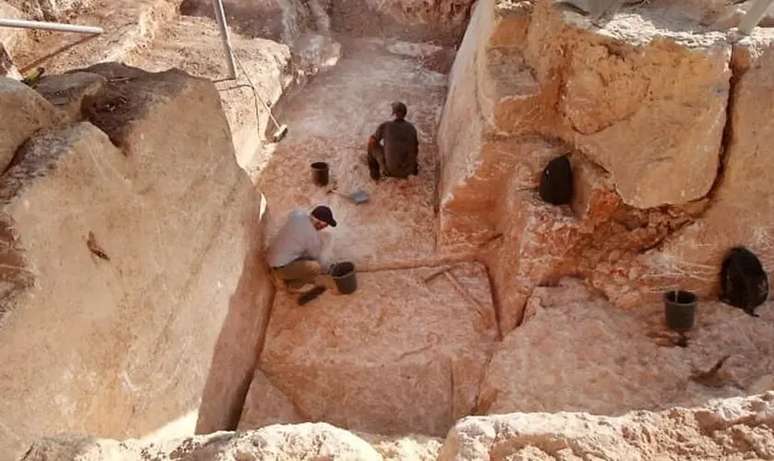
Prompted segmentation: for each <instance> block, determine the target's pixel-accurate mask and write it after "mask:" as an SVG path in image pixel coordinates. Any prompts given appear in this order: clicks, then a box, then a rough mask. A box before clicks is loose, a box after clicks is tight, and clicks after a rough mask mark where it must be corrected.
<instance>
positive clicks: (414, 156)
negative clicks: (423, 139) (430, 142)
mask: <svg viewBox="0 0 774 461" xmlns="http://www.w3.org/2000/svg"><path fill="white" fill-rule="evenodd" d="M412 128H414V126H413V125H412ZM411 156H412V160H413V161H414V174H415V175H419V158H418V157H419V139H418V136H417V129H416V128H414V148H413V149H412V150H411Z"/></svg>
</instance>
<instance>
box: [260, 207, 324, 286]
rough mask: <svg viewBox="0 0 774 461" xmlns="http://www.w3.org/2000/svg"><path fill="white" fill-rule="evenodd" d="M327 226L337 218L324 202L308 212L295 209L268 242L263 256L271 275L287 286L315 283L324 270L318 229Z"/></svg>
mask: <svg viewBox="0 0 774 461" xmlns="http://www.w3.org/2000/svg"><path fill="white" fill-rule="evenodd" d="M328 226H331V227H336V220H335V219H333V212H332V211H331V209H330V208H328V207H327V206H318V207H316V208H315V209H314V210H312V212H311V213H307V212H305V211H302V210H298V209H297V210H294V211H292V212H291V213H290V215H288V219H287V222H286V223H285V225H284V226H282V229H280V230H279V233H277V236H276V237H275V238H274V240H273V241H272V242H271V244H270V245H269V251H268V254H267V258H266V259H267V262H268V263H269V266H270V267H271V270H272V273H273V275H274V277H275V278H277V279H279V280H282V281H284V282H285V284H286V286H287V288H288V289H291V290H298V289H301V288H303V286H304V285H306V284H315V283H316V281H317V279H318V276H320V274H322V273H323V269H322V267H321V265H320V253H321V252H322V240H321V239H320V235H319V233H318V232H319V231H321V230H323V229H325V228H326V227H328Z"/></svg>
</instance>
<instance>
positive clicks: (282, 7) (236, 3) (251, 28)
mask: <svg viewBox="0 0 774 461" xmlns="http://www.w3.org/2000/svg"><path fill="white" fill-rule="evenodd" d="M313 1H315V0H313ZM223 8H224V9H225V11H226V18H227V20H228V22H229V25H230V26H231V27H232V28H233V29H234V30H235V31H237V32H238V33H240V34H242V35H246V36H248V37H261V38H265V39H268V40H274V41H276V42H281V43H286V44H289V45H290V44H293V43H294V42H295V41H296V40H297V39H298V38H299V37H300V36H301V34H302V33H304V32H305V31H307V30H313V29H315V28H316V27H315V21H314V16H313V14H312V9H311V8H310V7H309V5H308V4H307V2H302V1H300V0H261V1H257V2H256V1H247V0H226V1H224V2H223ZM180 12H181V13H182V14H184V15H187V16H207V17H211V18H214V17H215V13H214V10H213V7H212V2H210V1H207V0H184V1H183V3H182V4H181V6H180Z"/></svg>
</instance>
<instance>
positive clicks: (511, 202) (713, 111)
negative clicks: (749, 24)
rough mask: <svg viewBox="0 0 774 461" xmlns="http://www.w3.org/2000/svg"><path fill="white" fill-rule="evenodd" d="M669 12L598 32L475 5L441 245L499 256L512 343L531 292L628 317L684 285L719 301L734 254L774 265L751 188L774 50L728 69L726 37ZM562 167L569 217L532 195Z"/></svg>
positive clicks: (498, 279) (445, 139)
mask: <svg viewBox="0 0 774 461" xmlns="http://www.w3.org/2000/svg"><path fill="white" fill-rule="evenodd" d="M667 3H668V2H665V3H663V4H662V3H654V4H653V5H650V6H648V7H640V8H637V9H634V10H631V9H626V8H624V9H623V10H621V11H619V13H618V14H615V15H613V16H612V17H611V18H610V19H609V21H607V22H605V24H604V25H601V26H599V27H597V26H595V25H593V24H591V23H590V22H589V20H588V18H587V17H585V16H583V15H582V14H579V13H578V12H577V11H575V10H572V9H569V8H566V6H562V5H558V4H553V3H552V2H548V1H534V2H533V1H525V2H515V3H514V2H497V1H489V2H481V3H479V4H478V5H477V6H476V8H475V12H474V15H473V17H472V19H471V23H470V28H469V30H468V32H467V34H466V36H465V39H464V40H463V43H462V46H461V47H460V51H459V54H458V56H457V60H456V62H455V64H454V68H453V71H452V77H451V84H450V90H449V95H448V96H449V97H448V99H447V103H446V107H445V109H444V114H443V118H442V121H441V125H440V129H439V147H440V153H441V156H442V165H443V168H442V176H441V180H440V184H439V189H440V209H441V212H440V221H441V235H440V237H439V241H440V243H441V244H442V245H444V246H447V247H455V246H460V245H463V246H468V245H470V243H471V242H472V243H473V244H474V245H482V244H489V245H494V247H493V251H492V252H491V257H490V264H491V265H492V269H493V281H494V283H495V293H496V296H497V297H498V298H499V301H500V306H501V312H500V319H501V321H502V324H503V325H502V326H503V329H504V330H505V331H508V330H510V329H512V328H514V327H515V326H516V325H518V324H519V322H520V321H521V318H522V309H523V306H524V304H525V302H526V299H527V298H528V296H529V293H530V292H531V291H532V290H533V288H534V287H535V286H538V285H542V284H551V283H555V282H556V281H557V280H558V279H559V278H561V277H562V276H567V275H571V276H580V277H582V278H585V279H586V280H587V281H588V283H590V284H591V285H593V286H595V287H597V288H599V289H601V290H602V291H604V292H605V293H606V294H607V295H608V297H609V298H610V299H611V300H612V301H613V302H614V303H615V304H618V305H622V306H632V305H635V304H637V303H638V302H641V301H642V300H643V299H647V298H653V297H654V295H656V294H659V293H660V291H661V290H662V289H664V288H665V287H667V288H668V287H671V286H674V284H684V285H686V286H689V287H695V288H697V289H699V290H700V291H701V292H702V293H711V292H712V291H713V289H714V287H715V286H716V280H717V273H718V272H719V270H720V261H721V259H722V254H724V253H725V252H726V251H727V250H728V249H729V248H730V247H731V246H734V245H738V244H743V245H748V246H751V247H752V248H753V249H754V251H756V252H758V253H759V255H760V256H761V257H762V259H763V260H764V262H766V261H768V260H769V259H770V258H771V257H772V255H769V254H768V252H769V250H768V247H767V246H766V244H765V241H767V239H768V237H767V236H768V235H771V231H770V230H769V229H768V228H767V227H766V226H767V224H766V223H767V222H768V221H769V218H768V217H767V216H763V214H764V212H763V211H762V210H764V209H767V208H768V207H769V203H768V200H769V195H770V194H769V192H768V189H769V187H768V184H767V183H766V180H765V176H764V175H760V174H758V175H755V176H756V177H757V178H761V179H760V181H761V182H760V183H759V184H758V183H757V181H758V179H754V180H752V181H751V180H742V179H740V178H743V177H749V176H750V175H751V172H752V171H753V170H756V169H757V170H759V171H761V170H763V168H762V166H761V165H762V164H759V163H758V162H763V157H762V155H764V154H760V153H757V154H753V152H759V151H760V149H759V148H757V147H756V146H758V145H759V143H758V141H757V139H762V138H759V137H760V136H765V133H766V128H765V127H763V126H758V125H757V124H758V123H763V122H762V120H763V118H758V114H765V113H767V111H768V110H769V108H768V106H766V107H765V108H764V105H765V104H768V99H769V98H770V97H771V95H772V94H774V93H772V91H771V88H769V86H768V83H767V82H768V80H769V79H768V78H767V77H761V78H756V79H755V81H753V80H752V79H750V80H747V75H748V74H750V72H753V73H755V71H757V70H758V69H759V68H761V69H762V68H763V67H765V66H767V65H768V64H767V57H766V54H767V53H766V50H767V49H768V47H769V43H770V40H769V39H768V38H766V37H765V33H758V35H756V36H753V37H752V38H749V39H746V40H745V41H742V42H740V43H739V44H737V45H736V46H735V49H734V50H733V66H732V45H731V40H730V39H729V38H727V37H726V36H725V34H722V33H719V32H711V31H706V30H704V29H702V27H703V26H702V25H701V24H699V23H698V22H696V21H699V19H697V18H694V16H695V15H694V14H693V13H691V11H693V10H691V11H688V9H690V8H689V7H688V6H687V5H684V7H685V8H687V9H686V11H685V14H684V15H682V14H677V12H675V11H674V10H675V9H680V8H682V7H681V6H680V5H678V4H673V3H668V4H667ZM694 6H695V5H694ZM694 6H691V8H693V7H694ZM681 11H682V10H681ZM689 13H690V14H689ZM668 18H671V19H668ZM674 18H679V19H674ZM692 18H693V19H692ZM688 30H690V31H691V32H686V31H688ZM745 50H748V51H745ZM746 69H751V70H750V71H746ZM760 72H764V71H763V70H761V71H760ZM732 74H733V78H732ZM732 82H733V83H734V84H735V87H734V88H733V89H732V88H731V84H732ZM756 104H760V106H756ZM740 105H741V107H740ZM727 114H729V115H730V119H728V120H727V118H728V117H727ZM756 149H758V150H756ZM735 152H738V153H736V155H734V153H735ZM562 154H569V155H570V158H571V161H572V165H573V168H574V170H575V172H574V182H575V184H576V187H575V195H576V197H575V199H574V201H573V203H572V205H571V206H569V207H567V206H563V207H555V206H551V205H548V204H545V203H543V202H542V201H541V200H540V199H539V197H538V195H537V193H536V188H537V185H538V179H539V177H540V174H541V172H542V168H543V167H544V166H545V165H546V164H547V163H548V161H550V160H551V159H552V158H554V157H556V156H559V155H562ZM721 159H725V164H721ZM719 171H720V172H721V175H718V172H719ZM753 183H755V185H754V186H753ZM753 189H755V190H758V191H760V192H756V193H755V194H753V193H751V192H749V191H752V190H753ZM746 197H749V198H746ZM741 210H744V212H741ZM739 213H740V214H743V215H744V216H745V218H744V219H743V220H741V221H739V226H736V225H735V224H730V223H728V217H729V216H731V215H735V214H739ZM737 227H738V228H737ZM491 242H495V243H491ZM708 247H711V250H710V251H707V248H708Z"/></svg>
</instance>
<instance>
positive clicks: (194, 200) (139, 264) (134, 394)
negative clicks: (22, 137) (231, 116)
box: [0, 64, 268, 460]
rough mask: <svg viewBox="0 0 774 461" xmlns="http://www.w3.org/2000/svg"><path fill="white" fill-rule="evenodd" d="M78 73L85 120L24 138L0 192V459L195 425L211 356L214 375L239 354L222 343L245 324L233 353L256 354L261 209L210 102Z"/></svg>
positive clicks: (183, 86)
mask: <svg viewBox="0 0 774 461" xmlns="http://www.w3.org/2000/svg"><path fill="white" fill-rule="evenodd" d="M87 72H90V73H93V74H97V75H100V76H102V77H103V78H104V79H106V80H107V81H108V82H109V83H108V84H107V85H106V86H105V88H103V90H102V91H99V92H97V93H96V94H94V95H92V96H90V97H87V98H86V99H85V100H84V103H83V106H84V112H83V116H84V118H86V119H88V121H84V122H78V123H74V124H69V125H62V126H54V127H51V128H48V129H46V130H44V131H41V132H39V133H36V134H34V135H33V136H32V137H31V138H30V139H29V140H28V141H27V142H26V143H25V145H24V147H23V148H22V149H21V150H20V152H19V153H18V154H17V159H16V161H15V162H14V164H13V165H12V166H11V168H10V169H9V170H8V171H7V172H6V173H5V174H4V175H2V176H1V177H0V223H2V227H1V229H2V238H3V240H4V241H6V243H7V245H4V249H3V250H2V251H3V253H2V255H3V256H2V258H3V273H2V281H3V285H2V287H3V296H2V297H0V299H2V308H1V309H0V312H2V320H1V321H0V393H1V394H2V395H3V396H4V398H3V399H2V401H0V414H2V415H3V417H2V426H1V427H2V430H0V453H2V456H0V458H1V459H4V460H5V459H16V458H15V456H18V455H20V454H21V453H22V450H24V449H25V445H26V444H27V442H28V441H29V440H30V439H31V438H32V437H38V436H40V435H41V434H49V433H52V432H62V431H70V432H73V431H79V432H87V433H93V434H96V435H99V436H122V437H125V436H130V435H131V436H141V435H144V434H147V433H149V432H151V431H153V430H155V429H157V428H159V427H160V426H162V425H164V424H165V423H167V422H169V421H171V420H173V419H177V418H179V417H181V416H183V415H185V414H186V413H189V412H192V411H193V412H195V411H196V409H197V407H198V406H199V403H200V399H201V398H202V392H203V388H204V385H205V380H206V378H207V372H208V370H209V368H210V366H211V364H212V362H213V351H214V349H215V346H216V344H217V345H218V349H217V351H222V350H226V351H227V352H226V353H225V355H216V356H215V358H214V360H215V363H216V366H220V367H224V365H223V364H220V365H218V362H219V361H221V360H225V361H228V357H227V356H228V350H229V345H228V343H229V341H234V342H239V341H241V340H242V339H241V338H240V339H238V340H234V339H232V338H230V337H228V336H227V335H226V336H224V334H225V333H234V332H233V331H232V332H224V331H222V329H224V328H226V327H227V326H228V325H233V324H234V323H240V321H239V319H240V318H243V319H245V320H247V321H248V322H247V323H246V324H245V325H240V326H239V328H243V329H248V328H251V327H255V328H256V330H255V331H249V332H248V333H249V335H250V336H249V338H245V340H244V341H245V343H246V344H241V343H240V344H239V346H240V347H244V348H245V349H247V350H242V351H240V352H241V353H242V354H244V355H245V356H249V355H250V354H249V352H248V351H249V350H250V348H253V349H254V348H256V346H257V344H258V343H259V341H258V339H257V335H258V333H256V331H260V330H259V328H258V327H259V326H260V325H261V324H262V321H261V320H259V319H260V316H261V315H262V312H263V311H262V309H263V307H264V306H261V305H259V302H260V299H261V297H262V296H263V297H265V296H266V293H265V292H263V291H262V290H266V289H268V288H267V287H266V284H265V273H264V272H263V269H262V266H261V265H259V264H258V258H259V257H260V256H259V253H258V251H259V247H258V245H257V242H259V241H260V226H259V218H258V215H259V212H260V201H259V198H258V196H257V195H256V193H255V191H254V190H253V188H252V186H251V184H250V181H249V180H248V178H247V177H246V175H245V174H244V173H243V172H242V170H241V169H240V168H239V167H238V166H237V165H236V163H235V161H234V152H233V147H232V144H231V136H230V133H229V130H228V125H227V123H226V120H225V117H224V115H223V112H222V110H221V107H220V103H219V98H218V93H217V91H216V90H215V88H214V87H213V85H212V84H211V83H209V82H207V81H205V80H200V79H195V78H192V77H190V76H188V75H186V74H184V73H182V72H179V71H169V72H164V73H159V74H148V73H145V72H143V71H140V70H138V69H132V68H126V67H123V66H119V65H113V64H103V65H100V66H97V67H95V68H91V69H88V70H87ZM44 102H45V101H44ZM46 104H47V103H46ZM9 281H10V290H8V286H9V284H8V282H9ZM233 317H235V318H233ZM224 323H225V326H224ZM235 331H237V330H235ZM219 335H220V336H221V339H220V341H218V337H219ZM231 347H232V348H233V347H235V346H231ZM217 351H216V352H217ZM231 353H232V354H233V351H231ZM240 360H242V361H243V360H245V359H242V358H240ZM248 361H249V362H250V363H242V362H241V361H235V362H233V363H232V364H231V365H232V366H233V368H235V370H234V371H235V373H234V374H235V375H238V374H239V373H242V374H246V375H247V376H249V375H250V370H243V369H245V368H251V366H252V360H248ZM234 379H238V378H234ZM213 392H214V393H218V392H226V391H213ZM237 398H238V397H237ZM228 399H229V398H225V400H226V401H227V400H228ZM224 406H225V405H224ZM217 411H218V412H220V411H223V412H226V413H227V412H228V409H227V408H224V409H222V410H221V409H218V410H217ZM222 418H223V419H228V416H223V417H222ZM232 418H233V416H232Z"/></svg>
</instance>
